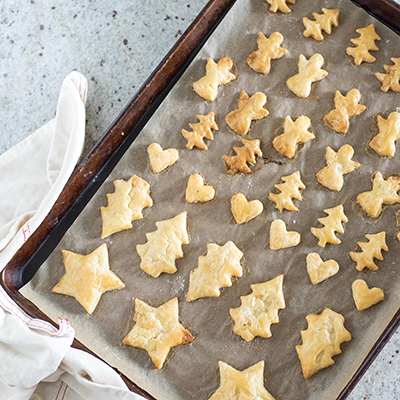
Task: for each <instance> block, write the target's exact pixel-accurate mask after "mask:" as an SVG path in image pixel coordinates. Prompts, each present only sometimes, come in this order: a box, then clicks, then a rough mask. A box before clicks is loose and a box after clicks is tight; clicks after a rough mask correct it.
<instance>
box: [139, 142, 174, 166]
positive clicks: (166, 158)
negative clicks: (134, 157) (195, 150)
mask: <svg viewBox="0 0 400 400" xmlns="http://www.w3.org/2000/svg"><path fill="white" fill-rule="evenodd" d="M147 153H148V155H149V160H150V167H151V170H152V171H153V172H161V171H162V170H164V169H165V168H167V167H169V166H170V165H172V164H174V163H175V162H176V161H177V160H178V158H179V153H178V150H176V149H167V150H163V149H162V147H161V146H160V145H159V144H158V143H152V144H151V145H149V147H147Z"/></svg>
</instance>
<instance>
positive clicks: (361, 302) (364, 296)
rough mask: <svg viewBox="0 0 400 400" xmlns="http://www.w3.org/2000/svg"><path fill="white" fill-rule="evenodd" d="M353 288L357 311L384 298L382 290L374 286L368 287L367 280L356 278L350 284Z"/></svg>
mask: <svg viewBox="0 0 400 400" xmlns="http://www.w3.org/2000/svg"><path fill="white" fill-rule="evenodd" d="M351 289H352V290H353V298H354V303H356V307H357V310H358V311H362V310H365V309H367V308H369V307H371V306H373V305H374V304H376V303H379V302H380V301H382V300H383V298H384V296H385V295H384V293H383V290H382V289H380V288H378V287H375V288H372V289H369V288H368V285H367V282H365V281H364V280H363V279H357V280H355V281H354V282H353V284H352V285H351Z"/></svg>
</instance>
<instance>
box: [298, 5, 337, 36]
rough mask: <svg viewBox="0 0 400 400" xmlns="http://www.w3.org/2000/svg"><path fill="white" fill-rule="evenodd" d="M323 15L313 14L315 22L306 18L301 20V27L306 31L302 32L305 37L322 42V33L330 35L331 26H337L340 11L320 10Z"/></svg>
mask: <svg viewBox="0 0 400 400" xmlns="http://www.w3.org/2000/svg"><path fill="white" fill-rule="evenodd" d="M322 12H323V14H317V13H315V12H314V13H313V17H314V20H315V21H311V20H310V19H308V18H307V17H304V18H303V25H304V26H305V28H306V30H305V31H304V32H303V35H304V36H305V37H310V36H312V37H313V38H314V39H315V40H324V37H323V35H322V31H324V32H325V33H327V34H328V35H330V34H331V31H332V25H334V26H338V25H339V12H340V9H339V8H336V9H335V10H328V9H327V8H322Z"/></svg>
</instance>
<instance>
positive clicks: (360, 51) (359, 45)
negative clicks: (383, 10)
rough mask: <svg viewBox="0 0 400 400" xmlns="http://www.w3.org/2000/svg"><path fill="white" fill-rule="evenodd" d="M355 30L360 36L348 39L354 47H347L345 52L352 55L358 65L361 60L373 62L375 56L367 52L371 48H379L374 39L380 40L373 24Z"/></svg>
mask: <svg viewBox="0 0 400 400" xmlns="http://www.w3.org/2000/svg"><path fill="white" fill-rule="evenodd" d="M356 32H357V33H358V34H359V35H360V37H358V38H356V39H351V40H350V41H351V43H353V44H354V45H355V46H356V47H348V48H347V49H346V53H347V54H348V55H349V56H352V57H354V63H355V64H356V65H360V64H361V63H362V62H363V61H365V62H368V63H372V62H374V61H375V60H376V58H375V57H374V56H373V55H372V54H370V53H369V52H370V51H371V50H374V51H376V50H379V49H378V47H377V45H376V44H375V40H381V38H380V37H379V35H378V34H377V33H376V32H375V26H374V25H373V24H371V25H369V26H367V27H366V28H360V29H356Z"/></svg>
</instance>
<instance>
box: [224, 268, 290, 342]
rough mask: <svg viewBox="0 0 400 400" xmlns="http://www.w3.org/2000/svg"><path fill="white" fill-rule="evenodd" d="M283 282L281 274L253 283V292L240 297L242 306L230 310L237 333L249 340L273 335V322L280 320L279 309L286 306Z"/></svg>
mask: <svg viewBox="0 0 400 400" xmlns="http://www.w3.org/2000/svg"><path fill="white" fill-rule="evenodd" d="M282 284H283V275H279V276H277V277H276V278H274V279H271V280H270V281H268V282H263V283H257V284H255V285H251V286H250V287H251V290H252V291H253V292H252V293H251V294H249V295H248V296H241V297H240V300H241V301H242V304H241V306H240V307H239V308H231V309H230V310H229V312H230V314H231V317H232V319H233V320H234V321H235V326H234V327H233V330H234V332H235V333H236V334H237V335H239V336H241V337H242V338H243V339H245V340H247V341H248V342H249V341H251V340H253V339H254V338H255V337H256V336H260V337H263V338H269V337H271V336H272V333H271V324H276V323H278V322H279V316H278V311H279V310H280V309H283V308H285V299H284V297H283V290H282Z"/></svg>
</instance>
